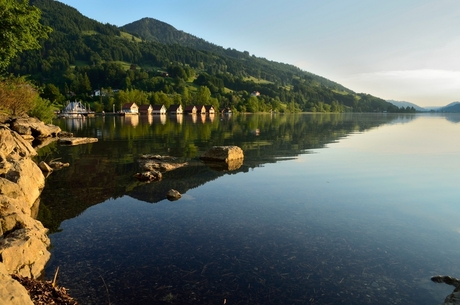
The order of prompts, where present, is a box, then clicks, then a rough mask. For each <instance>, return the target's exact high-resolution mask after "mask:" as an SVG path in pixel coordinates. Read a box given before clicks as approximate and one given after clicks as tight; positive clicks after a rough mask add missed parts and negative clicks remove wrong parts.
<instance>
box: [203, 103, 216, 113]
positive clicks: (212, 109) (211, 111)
mask: <svg viewBox="0 0 460 305" xmlns="http://www.w3.org/2000/svg"><path fill="white" fill-rule="evenodd" d="M205 108H206V112H207V113H209V114H214V112H215V110H214V107H212V105H206V106H205Z"/></svg>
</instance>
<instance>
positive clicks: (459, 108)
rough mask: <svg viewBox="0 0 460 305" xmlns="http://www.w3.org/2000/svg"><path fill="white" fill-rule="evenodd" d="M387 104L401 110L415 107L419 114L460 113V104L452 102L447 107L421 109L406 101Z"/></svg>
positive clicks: (390, 101) (392, 101) (391, 101)
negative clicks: (431, 112)
mask: <svg viewBox="0 0 460 305" xmlns="http://www.w3.org/2000/svg"><path fill="white" fill-rule="evenodd" d="M387 102H389V103H391V104H393V105H395V106H397V107H399V108H401V107H404V108H406V107H409V108H411V107H413V108H415V110H416V111H418V112H430V111H435V112H460V102H452V103H450V104H448V105H446V106H441V107H420V106H418V105H416V104H414V103H410V102H406V101H395V100H387Z"/></svg>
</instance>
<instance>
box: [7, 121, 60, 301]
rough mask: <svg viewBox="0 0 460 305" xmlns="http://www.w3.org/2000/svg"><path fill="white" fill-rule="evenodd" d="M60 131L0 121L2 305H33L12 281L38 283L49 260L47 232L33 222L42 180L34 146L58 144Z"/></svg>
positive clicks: (41, 125) (36, 124)
mask: <svg viewBox="0 0 460 305" xmlns="http://www.w3.org/2000/svg"><path fill="white" fill-rule="evenodd" d="M60 131H61V130H60V128H59V127H57V126H54V125H46V124H44V123H43V122H41V121H39V120H37V119H34V118H28V117H18V118H10V117H7V116H1V115H0V304H10V305H16V304H18V305H19V304H21V305H28V304H34V302H33V301H32V299H31V297H30V295H29V292H28V290H27V289H26V288H25V287H24V286H23V285H21V284H20V283H19V281H17V280H15V279H13V277H12V275H15V276H17V277H21V278H30V279H38V278H40V277H41V276H42V274H43V271H44V268H45V265H46V263H47V262H48V260H49V259H50V252H49V251H48V247H49V246H50V240H49V238H48V236H47V229H46V228H45V227H44V226H43V225H42V223H41V222H40V221H38V220H36V219H35V218H36V216H37V212H38V207H39V204H40V193H41V191H42V190H43V188H44V187H45V176H44V174H43V173H42V170H41V169H40V168H39V166H38V165H37V164H36V163H35V162H34V161H33V159H32V158H33V157H34V156H36V155H37V152H36V150H35V149H34V148H33V146H32V141H38V142H39V143H41V142H49V141H50V139H56V140H57V138H58V135H59V132H60Z"/></svg>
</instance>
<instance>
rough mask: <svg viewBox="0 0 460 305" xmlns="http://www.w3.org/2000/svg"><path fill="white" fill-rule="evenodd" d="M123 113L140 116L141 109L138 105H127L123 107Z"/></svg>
mask: <svg viewBox="0 0 460 305" xmlns="http://www.w3.org/2000/svg"><path fill="white" fill-rule="evenodd" d="M121 112H123V113H124V114H138V113H139V107H138V106H137V105H136V103H126V104H124V105H123V107H121Z"/></svg>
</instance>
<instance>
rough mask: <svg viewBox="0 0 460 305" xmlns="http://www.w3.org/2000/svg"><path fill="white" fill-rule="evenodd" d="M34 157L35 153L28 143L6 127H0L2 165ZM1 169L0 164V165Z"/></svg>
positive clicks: (0, 157)
mask: <svg viewBox="0 0 460 305" xmlns="http://www.w3.org/2000/svg"><path fill="white" fill-rule="evenodd" d="M35 155H37V152H36V151H35V149H34V148H33V147H32V145H30V143H28V142H27V141H26V140H24V139H23V138H22V137H21V136H20V135H18V134H17V133H16V132H14V131H12V130H11V129H9V128H8V127H5V126H4V125H0V162H2V163H4V162H6V161H13V160H18V159H20V158H26V157H33V156H35ZM1 167H2V164H0V168H1ZM0 174H1V172H0Z"/></svg>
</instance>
